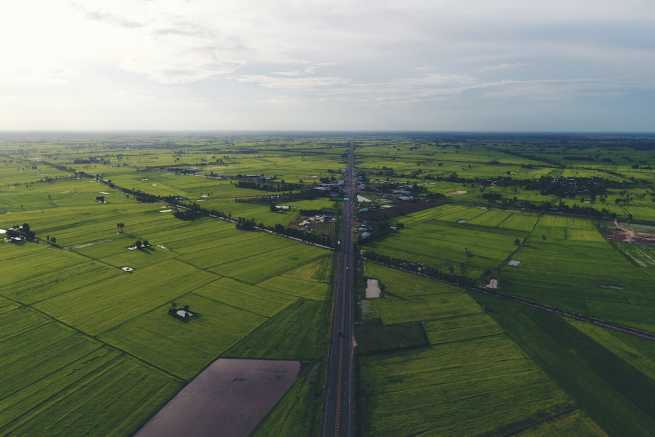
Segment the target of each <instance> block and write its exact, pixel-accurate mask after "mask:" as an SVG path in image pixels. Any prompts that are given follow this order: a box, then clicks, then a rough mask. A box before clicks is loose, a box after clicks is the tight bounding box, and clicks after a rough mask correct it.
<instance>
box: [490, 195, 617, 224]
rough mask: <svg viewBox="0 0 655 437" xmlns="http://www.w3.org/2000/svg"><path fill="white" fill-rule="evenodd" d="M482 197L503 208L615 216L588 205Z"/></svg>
mask: <svg viewBox="0 0 655 437" xmlns="http://www.w3.org/2000/svg"><path fill="white" fill-rule="evenodd" d="M482 198H483V199H485V200H487V201H488V202H489V203H492V204H494V205H495V206H500V207H503V208H516V209H526V210H531V211H538V212H560V213H565V214H571V215H577V216H584V217H593V218H608V219H614V218H616V214H615V213H613V212H610V211H609V210H608V209H607V208H602V209H596V208H592V207H590V206H579V205H577V204H574V205H572V206H569V205H566V204H564V203H562V202H560V203H558V204H553V203H551V202H542V203H535V202H530V201H529V200H522V199H517V198H516V197H514V198H512V199H509V198H506V197H504V196H503V195H501V194H500V193H484V194H483V195H482Z"/></svg>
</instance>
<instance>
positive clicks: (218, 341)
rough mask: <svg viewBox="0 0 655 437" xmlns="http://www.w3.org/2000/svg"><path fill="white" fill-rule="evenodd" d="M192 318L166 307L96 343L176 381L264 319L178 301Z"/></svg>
mask: <svg viewBox="0 0 655 437" xmlns="http://www.w3.org/2000/svg"><path fill="white" fill-rule="evenodd" d="M179 304H184V305H189V307H190V310H191V311H192V312H194V313H197V314H198V317H197V318H194V319H192V320H191V321H190V322H183V321H181V320H178V319H176V318H174V317H171V316H170V315H169V314H168V309H169V306H168V305H164V306H161V307H158V308H155V309H153V310H152V311H150V312H149V313H147V314H144V315H142V316H139V317H136V318H134V319H132V320H130V321H128V322H126V323H124V324H122V325H120V326H118V327H116V328H114V329H112V330H109V331H107V332H105V333H104V334H102V335H101V337H100V338H101V339H102V340H104V341H106V342H108V343H110V344H112V345H115V346H117V347H119V348H120V349H122V350H125V351H128V352H130V353H132V354H134V355H135V356H137V357H139V358H141V359H143V360H144V361H147V362H149V363H152V364H154V365H156V366H157V367H160V368H163V369H166V370H167V371H169V372H170V373H172V374H174V375H176V376H179V377H180V378H184V379H189V378H191V377H193V376H194V375H196V374H197V373H198V372H199V371H200V370H202V369H203V368H204V367H205V366H206V365H208V364H209V363H210V362H212V361H213V360H214V359H216V357H217V356H218V355H220V354H221V353H222V352H223V351H225V350H226V349H228V348H229V347H230V346H231V345H232V344H234V343H235V342H236V341H238V340H239V339H240V338H241V337H243V336H245V335H246V334H248V333H249V332H250V331H252V330H253V329H254V328H255V327H257V326H258V325H260V324H261V323H262V322H264V321H265V320H266V318H265V317H263V316H260V315H256V314H253V313H251V312H248V311H244V310H239V309H236V308H234V307H231V306H228V305H225V304H222V303H219V302H216V301H214V300H211V299H207V298H205V297H203V296H199V295H196V294H194V293H191V294H189V295H186V296H183V297H181V298H180V299H179Z"/></svg>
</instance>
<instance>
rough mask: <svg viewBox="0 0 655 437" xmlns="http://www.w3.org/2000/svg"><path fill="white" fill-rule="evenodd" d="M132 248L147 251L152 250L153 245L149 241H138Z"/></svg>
mask: <svg viewBox="0 0 655 437" xmlns="http://www.w3.org/2000/svg"><path fill="white" fill-rule="evenodd" d="M132 247H136V248H137V249H139V250H145V249H149V248H151V247H152V245H151V244H150V241H148V240H143V241H141V240H136V241H135V242H134V245H133V246H132Z"/></svg>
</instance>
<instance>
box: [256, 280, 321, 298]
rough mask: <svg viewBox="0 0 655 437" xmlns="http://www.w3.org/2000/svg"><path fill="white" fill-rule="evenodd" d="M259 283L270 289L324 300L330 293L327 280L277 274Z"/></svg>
mask: <svg viewBox="0 0 655 437" xmlns="http://www.w3.org/2000/svg"><path fill="white" fill-rule="evenodd" d="M258 285H259V286H260V287H264V288H267V289H269V290H275V291H278V292H281V293H287V294H290V295H293V296H298V297H305V298H307V299H316V300H323V299H325V297H326V296H327V293H328V284H326V283H325V282H318V281H306V280H303V279H297V278H290V277H287V276H285V275H281V276H276V277H274V278H271V279H269V280H267V281H264V282H260V283H259V284H258Z"/></svg>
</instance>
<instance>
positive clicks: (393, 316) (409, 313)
mask: <svg viewBox="0 0 655 437" xmlns="http://www.w3.org/2000/svg"><path fill="white" fill-rule="evenodd" d="M370 305H371V307H372V308H373V310H374V311H375V312H376V313H377V314H378V315H379V316H380V317H381V318H382V320H384V323H385V324H393V323H402V322H413V321H421V320H434V319H439V318H443V317H450V316H463V315H470V314H476V313H479V312H480V311H481V309H480V306H479V305H478V304H477V303H476V302H475V301H474V300H473V299H472V298H471V297H470V296H469V295H467V294H466V293H464V292H463V291H456V292H452V293H441V294H435V295H426V296H415V297H413V298H412V299H411V300H403V299H391V298H388V297H385V298H383V299H375V300H373V301H371V302H370Z"/></svg>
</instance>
